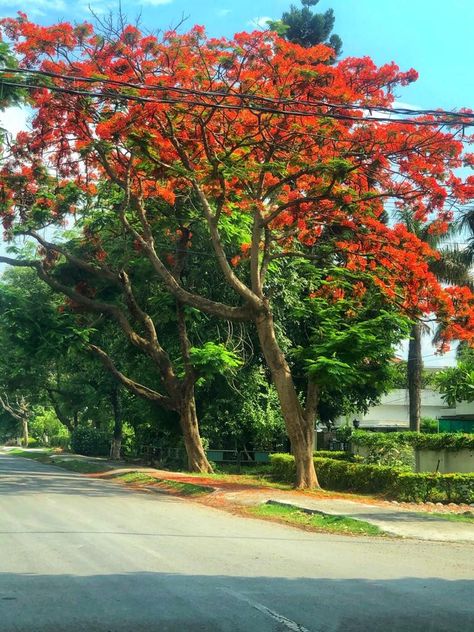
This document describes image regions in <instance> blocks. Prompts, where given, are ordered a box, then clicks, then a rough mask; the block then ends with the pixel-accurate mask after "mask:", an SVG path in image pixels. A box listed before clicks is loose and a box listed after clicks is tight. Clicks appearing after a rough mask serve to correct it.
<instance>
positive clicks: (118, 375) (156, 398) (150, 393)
mask: <svg viewBox="0 0 474 632" xmlns="http://www.w3.org/2000/svg"><path fill="white" fill-rule="evenodd" d="M88 347H89V349H90V351H91V352H92V353H93V354H94V355H95V356H96V357H97V358H98V359H99V360H100V361H101V362H102V364H103V366H104V367H105V368H106V369H107V370H108V371H109V372H110V373H111V374H112V375H113V376H114V377H115V379H116V380H117V382H119V383H120V384H122V385H123V386H124V387H125V388H126V389H128V390H129V391H130V392H131V393H134V394H135V395H138V397H142V398H144V399H148V400H149V401H152V402H156V403H158V404H160V405H161V406H164V407H165V408H169V409H171V410H174V408H175V406H174V405H173V403H172V400H171V398H169V397H166V396H165V395H162V394H161V393H158V392H157V391H155V390H153V389H151V388H148V386H144V385H143V384H140V383H139V382H135V381H134V380H131V379H130V378H128V377H127V376H126V375H124V374H123V373H122V372H121V371H119V370H118V369H117V367H116V366H115V364H114V362H113V360H112V359H111V358H110V356H109V355H108V354H107V353H106V352H105V351H104V350H103V349H101V348H100V347H97V346H96V345H89V346H88Z"/></svg>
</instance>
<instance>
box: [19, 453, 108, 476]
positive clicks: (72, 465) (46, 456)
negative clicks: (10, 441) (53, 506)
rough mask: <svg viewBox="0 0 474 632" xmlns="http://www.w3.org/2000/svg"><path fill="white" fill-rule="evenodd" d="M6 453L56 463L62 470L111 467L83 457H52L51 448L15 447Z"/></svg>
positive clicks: (98, 470) (82, 472)
mask: <svg viewBox="0 0 474 632" xmlns="http://www.w3.org/2000/svg"><path fill="white" fill-rule="evenodd" d="M8 453H9V454H13V455H14V456H21V457H23V458H25V459H33V460H35V461H39V462H40V463H45V464H47V465H56V466H57V467H61V468H62V469H63V470H69V471H71V472H79V473H81V474H94V473H95V472H107V471H109V470H110V469H112V468H111V466H110V465H105V464H104V463H100V462H91V461H86V460H83V459H65V458H61V457H60V456H56V457H54V456H53V455H54V454H55V452H54V449H53V448H42V449H41V450H38V451H35V452H30V451H28V450H22V449H21V448H15V449H14V450H9V452H8Z"/></svg>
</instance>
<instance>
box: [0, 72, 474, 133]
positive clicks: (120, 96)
mask: <svg viewBox="0 0 474 632" xmlns="http://www.w3.org/2000/svg"><path fill="white" fill-rule="evenodd" d="M0 71H1V69H0ZM1 86H8V87H11V88H21V89H27V90H32V91H34V90H49V91H50V92H56V93H63V94H68V95H73V96H84V97H90V98H93V99H104V100H106V99H110V100H120V101H126V102H128V101H132V102H136V103H142V104H145V103H154V104H161V105H182V106H195V107H203V108H210V109H218V110H230V111H237V112H240V111H242V109H247V110H249V111H251V112H255V113H264V114H277V115H280V116H301V117H316V118H329V119H335V120H340V121H350V122H354V123H361V122H376V123H397V124H406V125H415V126H425V127H433V126H439V125H446V126H458V127H461V128H463V129H464V128H465V127H470V126H474V114H470V113H469V114H466V116H464V115H461V114H460V113H454V114H455V115H454V116H452V113H450V112H446V114H443V116H447V117H450V118H439V119H436V120H430V121H426V120H415V119H406V118H391V117H381V116H376V117H374V116H353V115H350V114H337V113H334V112H317V111H314V110H311V111H308V110H282V109H280V108H277V107H270V106H262V105H257V104H255V105H254V104H240V105H233V104H229V103H224V102H219V103H216V102H209V101H199V100H193V99H183V98H181V99H180V98H165V97H163V98H150V97H144V96H137V95H128V94H124V93H119V92H104V91H100V92H93V91H90V90H79V89H74V88H62V87H59V86H51V85H36V84H29V83H24V82H13V81H5V80H4V79H2V78H0V88H1ZM189 94H190V95H191V96H192V97H195V96H196V91H190V92H189ZM197 96H199V94H197ZM225 96H226V95H220V97H225ZM236 96H237V98H239V97H238V95H233V94H228V97H229V98H232V97H234V98H235V97H236ZM245 98H248V99H250V100H253V101H254V100H255V97H254V96H250V97H245ZM299 104H300V105H301V106H302V107H307V104H306V103H305V102H300V103H299ZM283 105H285V104H284V103H283ZM325 106H326V107H331V106H330V105H329V106H328V105H327V104H325ZM346 109H358V110H361V109H363V110H367V109H369V107H368V106H360V105H352V106H351V105H350V104H348V105H347V107H346ZM389 111H392V110H389ZM420 112H421V111H420ZM458 119H459V120H458Z"/></svg>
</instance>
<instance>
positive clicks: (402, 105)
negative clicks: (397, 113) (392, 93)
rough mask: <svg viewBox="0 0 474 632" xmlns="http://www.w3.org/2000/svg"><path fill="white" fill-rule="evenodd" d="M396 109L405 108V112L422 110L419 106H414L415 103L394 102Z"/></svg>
mask: <svg viewBox="0 0 474 632" xmlns="http://www.w3.org/2000/svg"><path fill="white" fill-rule="evenodd" d="M393 107H394V108H403V109H404V110H420V109H421V108H420V106H419V105H413V103H406V101H394V102H393Z"/></svg>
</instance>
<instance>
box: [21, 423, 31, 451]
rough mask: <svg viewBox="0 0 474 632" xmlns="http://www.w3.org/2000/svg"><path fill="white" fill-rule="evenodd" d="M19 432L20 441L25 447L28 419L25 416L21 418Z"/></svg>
mask: <svg viewBox="0 0 474 632" xmlns="http://www.w3.org/2000/svg"><path fill="white" fill-rule="evenodd" d="M21 432H22V438H21V442H22V443H23V447H24V448H27V447H28V439H29V433H28V419H26V418H24V419H22V420H21Z"/></svg>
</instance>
